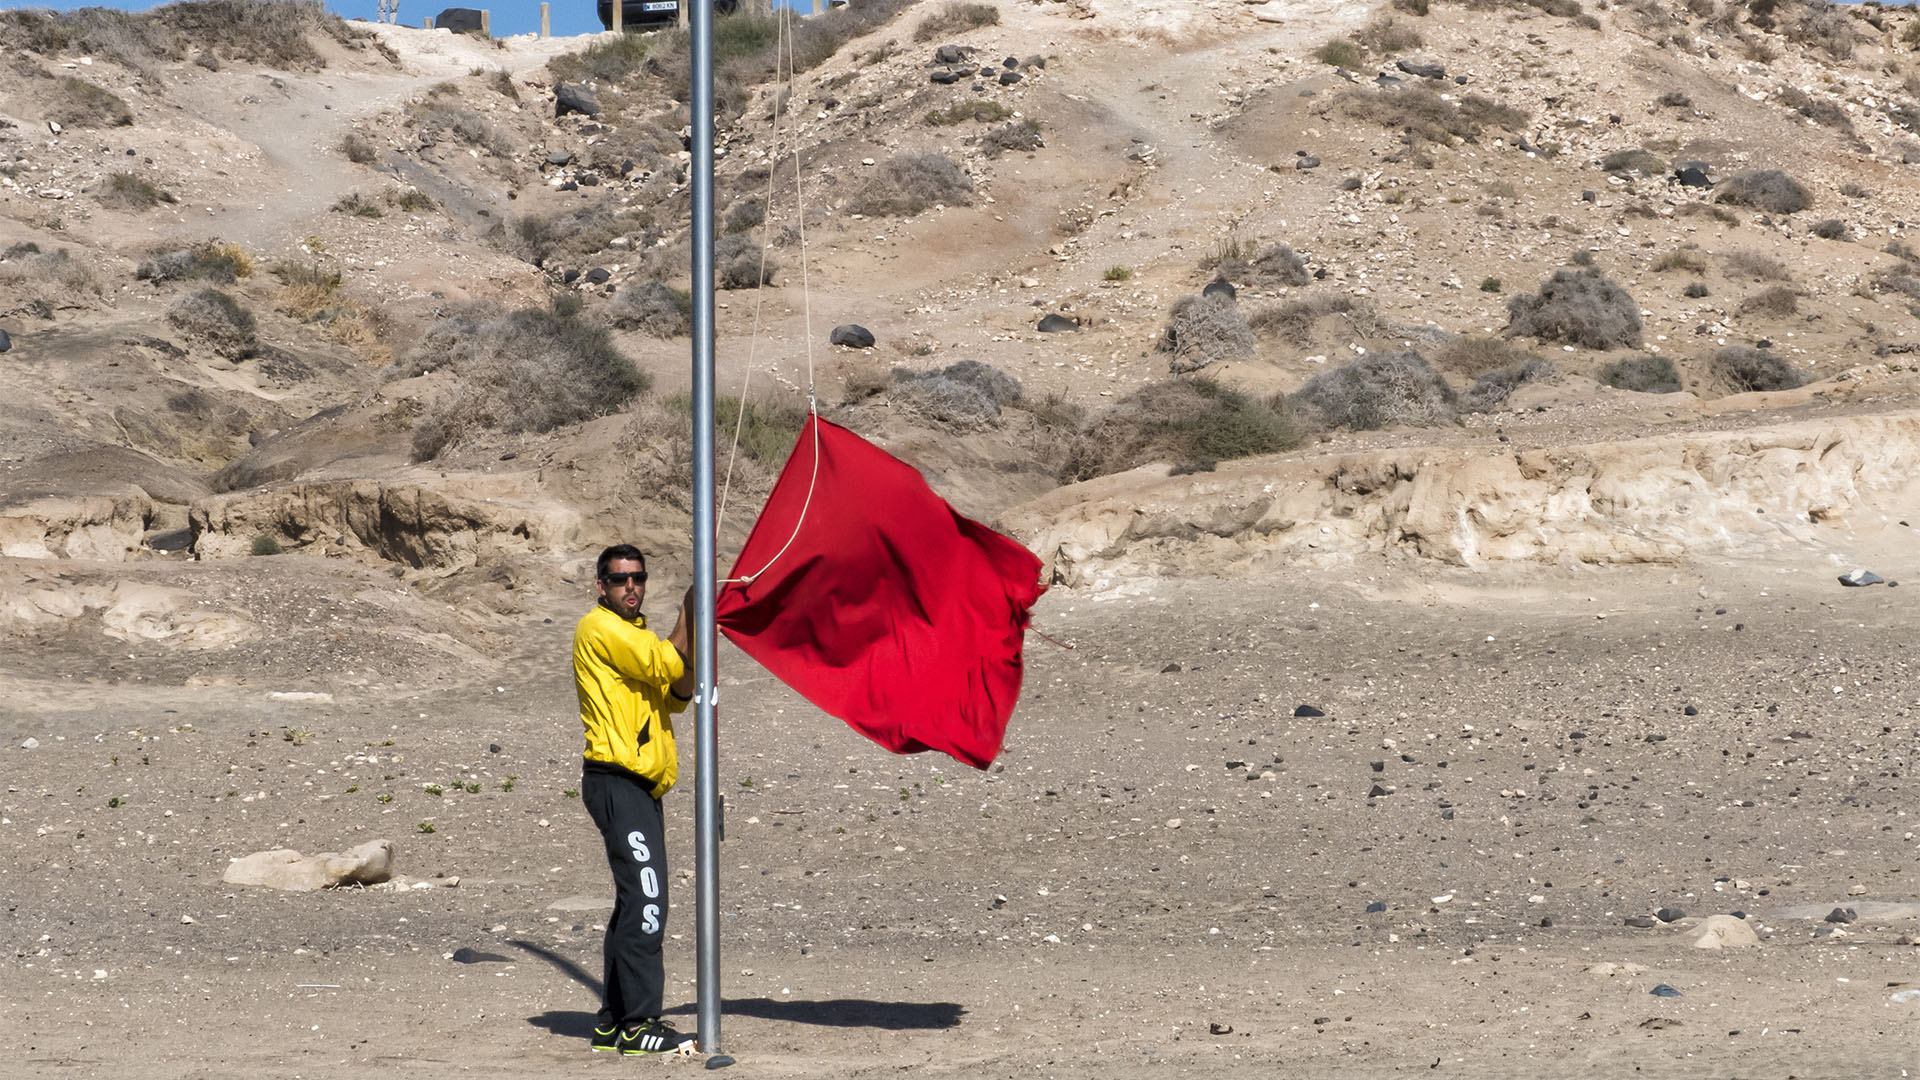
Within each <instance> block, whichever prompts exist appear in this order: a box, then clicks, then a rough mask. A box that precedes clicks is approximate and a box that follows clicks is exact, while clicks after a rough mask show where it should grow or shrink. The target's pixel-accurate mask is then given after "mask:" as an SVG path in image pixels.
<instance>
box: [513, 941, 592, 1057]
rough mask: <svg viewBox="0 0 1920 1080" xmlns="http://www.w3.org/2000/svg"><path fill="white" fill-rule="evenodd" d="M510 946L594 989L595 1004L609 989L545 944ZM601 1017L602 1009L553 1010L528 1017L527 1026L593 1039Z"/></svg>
mask: <svg viewBox="0 0 1920 1080" xmlns="http://www.w3.org/2000/svg"><path fill="white" fill-rule="evenodd" d="M507 944H509V945H512V946H514V947H515V948H518V949H522V950H525V951H526V952H530V953H532V954H533V955H535V956H537V957H539V958H540V959H542V960H545V961H546V962H547V963H549V964H552V965H553V966H554V967H555V968H557V969H559V971H560V973H561V974H563V975H565V976H567V977H568V978H570V979H572V980H573V981H574V982H577V983H579V984H580V985H581V986H584V987H586V988H587V989H588V990H591V991H592V992H593V999H594V1000H595V1001H599V1000H600V999H601V997H602V996H603V995H604V994H605V992H606V988H605V987H604V986H603V985H602V984H601V982H600V980H599V979H596V978H594V977H593V976H592V975H590V974H588V973H587V971H586V970H585V969H584V968H582V967H581V966H580V965H579V964H576V963H574V962H573V961H572V960H569V959H568V958H566V957H564V956H561V955H560V954H559V953H557V952H554V951H553V950H552V949H549V948H546V947H545V946H542V945H535V944H534V943H533V942H531V941H521V940H519V939H518V938H515V939H513V940H510V941H508V942H507ZM597 1018H598V1010H596V1011H594V1012H576V1011H573V1010H569V1009H549V1010H547V1011H546V1012H543V1013H541V1014H539V1015H538V1016H529V1017H527V1023H529V1024H532V1025H533V1026H534V1027H537V1028H542V1029H545V1030H547V1031H550V1032H552V1033H553V1034H555V1035H559V1036H561V1037H563V1038H569V1039H586V1038H591V1037H592V1036H593V1025H594V1021H595V1020H596V1019H597Z"/></svg>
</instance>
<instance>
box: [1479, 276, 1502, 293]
mask: <svg viewBox="0 0 1920 1080" xmlns="http://www.w3.org/2000/svg"><path fill="white" fill-rule="evenodd" d="M1480 291H1481V292H1491V293H1497V292H1499V291H1500V279H1499V278H1497V277H1484V278H1481V279H1480Z"/></svg>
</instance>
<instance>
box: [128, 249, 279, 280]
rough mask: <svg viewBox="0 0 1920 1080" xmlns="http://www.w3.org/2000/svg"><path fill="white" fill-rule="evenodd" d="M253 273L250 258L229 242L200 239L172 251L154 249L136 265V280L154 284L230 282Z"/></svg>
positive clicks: (134, 272)
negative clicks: (202, 241)
mask: <svg viewBox="0 0 1920 1080" xmlns="http://www.w3.org/2000/svg"><path fill="white" fill-rule="evenodd" d="M251 273H253V259H252V258H251V257H250V256H248V255H247V253H246V252H245V251H242V250H241V249H240V248H238V247H236V246H234V245H232V244H216V243H211V242H209V243H204V244H196V245H194V246H193V247H190V248H180V249H177V250H173V251H156V252H154V253H153V254H152V255H150V256H148V257H147V258H146V259H145V260H143V261H142V262H141V263H140V265H138V266H136V267H135V268H134V271H133V276H134V278H135V279H136V280H138V281H151V282H153V283H154V284H156V285H159V284H164V283H166V282H169V281H212V282H215V283H217V284H220V285H231V284H233V283H234V282H235V281H237V280H239V279H240V278H243V277H246V276H247V275H248V274H251Z"/></svg>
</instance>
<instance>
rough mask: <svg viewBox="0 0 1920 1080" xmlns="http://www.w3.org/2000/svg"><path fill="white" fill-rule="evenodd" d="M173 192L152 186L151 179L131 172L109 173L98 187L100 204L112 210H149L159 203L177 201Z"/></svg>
mask: <svg viewBox="0 0 1920 1080" xmlns="http://www.w3.org/2000/svg"><path fill="white" fill-rule="evenodd" d="M178 201H179V200H178V199H175V198H174V197H173V194H172V193H171V192H168V191H162V190H161V189H159V188H157V187H154V186H153V184H152V182H151V181H148V180H146V179H144V178H142V177H138V176H135V175H133V174H132V173H124V172H117V173H112V174H109V175H108V177H107V179H106V182H105V183H103V184H102V185H101V187H100V205H101V206H105V207H107V208H109V209H113V210H131V211H136V212H137V211H141V210H151V209H153V208H154V207H156V206H159V205H160V204H161V203H172V202H178Z"/></svg>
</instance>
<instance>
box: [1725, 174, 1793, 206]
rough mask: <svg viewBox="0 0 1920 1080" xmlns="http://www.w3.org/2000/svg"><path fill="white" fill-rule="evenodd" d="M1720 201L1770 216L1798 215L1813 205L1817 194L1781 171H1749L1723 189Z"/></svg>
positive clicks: (1728, 179) (1726, 183)
mask: <svg viewBox="0 0 1920 1080" xmlns="http://www.w3.org/2000/svg"><path fill="white" fill-rule="evenodd" d="M1718 197H1719V200H1720V201H1721V202H1723V203H1728V204H1731V205H1733V206H1751V207H1753V208H1754V209H1756V210H1761V211H1764V212H1766V213H1769V214H1797V213H1799V212H1800V211H1802V210H1805V209H1807V208H1808V207H1810V206H1812V205H1813V194H1812V193H1811V192H1809V191H1808V190H1807V189H1806V188H1805V187H1803V186H1802V185H1801V184H1800V182H1799V181H1797V180H1795V179H1794V178H1793V177H1791V176H1788V175H1787V174H1786V173H1783V172H1781V171H1780V170H1779V169H1748V170H1746V171H1745V172H1739V173H1735V174H1734V175H1733V176H1731V177H1728V178H1727V179H1726V180H1725V181H1723V182H1722V183H1721V185H1720V190H1719V193H1718Z"/></svg>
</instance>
